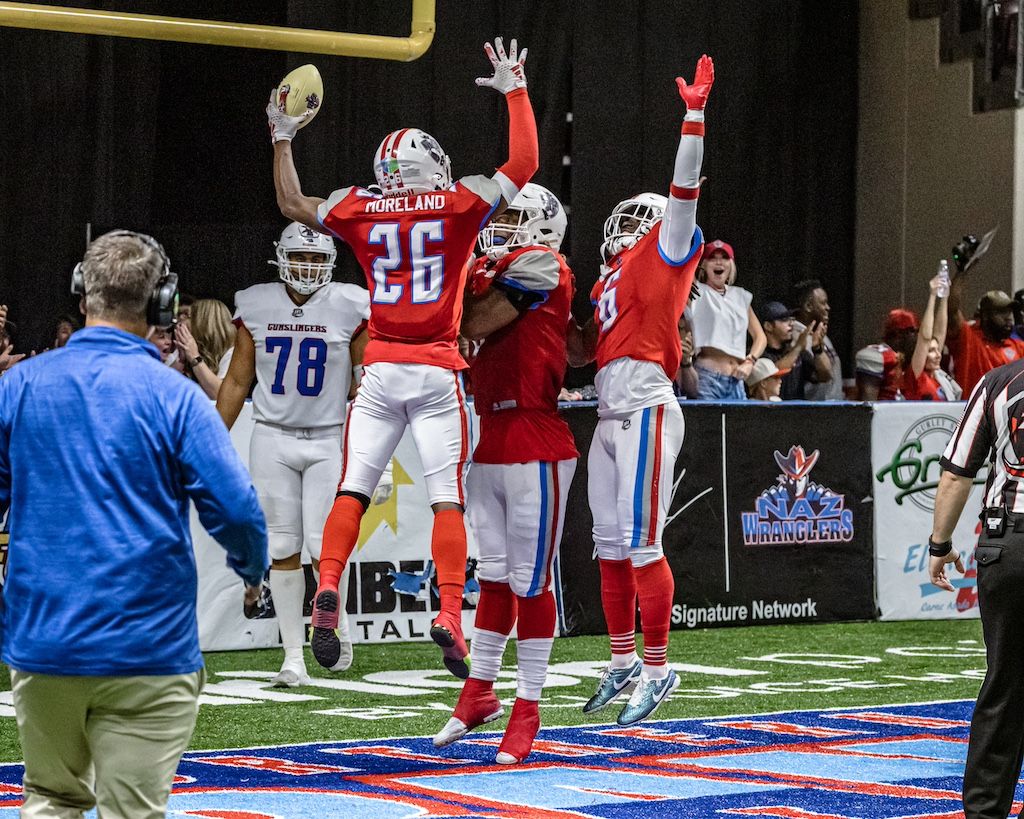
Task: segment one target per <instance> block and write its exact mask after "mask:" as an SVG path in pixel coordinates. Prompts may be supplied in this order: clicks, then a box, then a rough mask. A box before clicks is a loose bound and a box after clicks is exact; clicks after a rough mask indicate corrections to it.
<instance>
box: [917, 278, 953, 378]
mask: <svg viewBox="0 0 1024 819" xmlns="http://www.w3.org/2000/svg"><path fill="white" fill-rule="evenodd" d="M928 287H929V288H930V290H931V292H929V293H928V306H927V307H925V308H924V315H923V316H921V326H920V327H919V328H918V330H917V343H916V344H915V345H914V354H913V355H912V356H911V357H910V368H911V370H913V372H914V377H915V378H916V377H917V376H919V375H920V374H921V373H923V372H924V365H925V363H926V362H927V361H928V347H929V346H930V345H931V342H932V338H933V337H934V332H935V313H936V311H937V310H941V309H942V305H936V294H937V293H938V291H939V277H938V276H933V277H932V280H931V281H930V282H928ZM942 331H943V335H945V331H946V328H945V321H943V328H942ZM939 349H940V350H941V349H942V342H939Z"/></svg>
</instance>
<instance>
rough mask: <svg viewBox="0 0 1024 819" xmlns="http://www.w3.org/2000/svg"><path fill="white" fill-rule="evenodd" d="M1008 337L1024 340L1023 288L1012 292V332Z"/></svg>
mask: <svg viewBox="0 0 1024 819" xmlns="http://www.w3.org/2000/svg"><path fill="white" fill-rule="evenodd" d="M1010 338H1012V339H1014V340H1015V341H1024V289H1022V290H1018V291H1017V292H1016V293H1014V294H1013V332H1012V333H1010Z"/></svg>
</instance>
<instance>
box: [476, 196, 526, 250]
mask: <svg viewBox="0 0 1024 819" xmlns="http://www.w3.org/2000/svg"><path fill="white" fill-rule="evenodd" d="M531 211H532V212H531ZM540 216H541V214H540V213H539V212H537V211H535V210H534V209H532V208H526V209H519V208H509V209H508V210H506V211H505V212H504V213H502V214H500V215H499V216H496V217H495V218H494V219H492V220H491V221H490V222H489V223H488V224H487V226H486V227H485V228H484V229H483V230H481V231H480V237H479V243H480V250H482V251H483V252H484V253H486V254H487V255H488V256H489V257H490V258H491V259H500V258H502V257H503V256H505V255H506V254H507V253H508V252H509V251H510V250H515V249H516V248H517V247H529V246H530V245H533V244H536V242H534V241H533V236H532V233H531V231H530V228H529V225H530V222H531V221H533V220H535V219H537V218H539V217H540Z"/></svg>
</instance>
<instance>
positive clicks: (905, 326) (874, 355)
mask: <svg viewBox="0 0 1024 819" xmlns="http://www.w3.org/2000/svg"><path fill="white" fill-rule="evenodd" d="M918 324H919V322H918V320H917V316H916V315H915V314H914V312H913V311H912V310H904V309H903V308H896V309H895V310H890V311H889V314H888V315H887V316H886V317H885V329H884V330H883V331H882V343H881V344H869V345H868V346H867V347H864V348H863V349H861V350H858V351H857V356H856V359H855V362H856V369H857V395H858V397H859V398H860V400H861V401H893V400H895V399H896V398H898V397H902V396H899V395H898V393H899V387H900V382H901V381H902V380H903V361H904V358H905V357H906V355H905V350H906V349H907V348H908V346H910V347H912V344H911V342H912V341H913V339H915V338H916V337H917V328H918Z"/></svg>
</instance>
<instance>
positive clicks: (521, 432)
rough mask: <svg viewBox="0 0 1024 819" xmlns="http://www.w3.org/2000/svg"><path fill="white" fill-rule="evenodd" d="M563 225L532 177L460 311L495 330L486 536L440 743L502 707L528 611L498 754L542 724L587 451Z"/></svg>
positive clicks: (486, 242) (482, 481)
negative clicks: (572, 381)
mask: <svg viewBox="0 0 1024 819" xmlns="http://www.w3.org/2000/svg"><path fill="white" fill-rule="evenodd" d="M565 225H566V220H565V211H564V210H563V209H562V206H561V204H560V203H559V201H558V199H556V198H555V197H554V195H553V194H552V193H551V192H550V191H548V190H547V189H545V188H542V187H541V186H540V185H535V184H533V183H530V184H529V185H527V186H526V187H524V188H523V189H522V191H520V193H519V196H517V197H516V198H515V200H514V201H513V202H512V204H511V205H509V208H508V210H507V211H505V213H503V214H502V215H501V216H500V217H498V218H497V219H495V220H494V221H493V222H491V224H490V225H488V226H487V227H486V228H484V229H483V231H482V232H481V234H480V246H481V249H482V250H483V251H484V252H485V255H484V256H481V257H480V259H478V260H477V263H476V264H475V265H474V268H473V271H472V273H471V274H470V283H469V284H470V294H471V295H470V296H468V298H467V301H466V312H465V316H464V317H463V321H462V333H463V335H465V336H467V337H468V338H470V339H473V340H478V339H485V340H484V342H483V346H482V347H481V349H480V352H479V354H478V355H477V357H476V358H475V359H474V360H473V366H472V370H471V371H470V375H471V378H472V381H473V393H474V403H475V406H476V409H477V412H478V413H479V415H480V440H479V442H478V443H477V446H476V450H475V451H474V453H473V468H472V469H470V471H469V478H468V498H469V506H468V509H467V512H468V514H469V520H470V523H471V524H472V526H473V531H474V532H476V535H477V540H478V542H479V546H480V562H479V564H478V566H477V577H478V578H479V580H480V600H479V602H478V603H477V609H476V624H475V629H474V635H475V636H474V637H473V652H472V660H473V662H472V665H471V666H470V672H469V679H468V680H466V683H465V685H464V686H463V689H462V695H461V696H460V697H459V702H458V705H457V706H456V707H455V712H454V714H453V715H452V717H451V719H449V720H448V724H447V725H445V726H444V728H443V729H442V730H441V732H440V733H438V735H437V736H436V737H434V745H436V746H438V747H443V746H445V745H449V744H450V743H452V742H455V741H456V740H458V739H461V738H462V737H463V736H465V734H466V732H467V731H469V730H471V729H472V728H475V727H477V726H478V725H482V724H484V723H487V722H491V721H492V720H495V719H497V718H498V717H500V716H501V714H502V713H503V709H502V707H501V705H500V704H499V702H498V698H497V697H496V696H495V694H494V690H493V685H494V681H495V680H496V679H497V678H498V670H499V668H500V667H501V658H502V654H504V651H505V644H506V643H507V642H508V637H509V633H510V632H511V631H512V626H513V625H516V617H517V614H518V625H517V626H516V636H517V642H516V654H517V658H518V672H517V682H518V686H517V688H518V690H517V692H516V694H517V696H516V701H515V705H514V706H513V707H512V717H511V718H510V719H509V723H508V727H507V728H506V730H505V736H504V737H503V738H502V740H501V746H500V747H499V749H498V755H497V762H498V763H500V764H514V763H517V762H522V761H523V760H524V759H526V756H527V755H528V754H529V753H530V748H531V746H532V744H533V740H534V738H535V737H536V736H537V730H538V729H539V728H540V714H539V711H538V708H537V705H538V701H539V700H540V694H541V689H542V688H543V686H544V678H545V676H546V675H547V669H548V658H549V657H550V655H551V644H552V642H553V638H554V634H555V598H554V594H553V593H552V591H551V567H552V563H553V561H554V559H555V557H556V555H557V553H558V545H559V543H560V541H561V539H562V523H563V521H564V520H565V502H566V497H567V496H568V494H569V484H570V483H572V477H573V474H574V473H575V471H576V458H577V457H579V453H578V452H577V451H576V446H575V443H574V442H573V437H572V433H571V432H570V431H569V427H568V425H567V424H566V423H565V421H564V420H563V419H562V418H561V417H560V416H559V415H558V392H559V390H560V389H561V387H562V382H563V380H564V379H565V367H566V326H567V322H568V321H569V318H570V307H571V305H572V297H573V294H574V292H575V286H574V282H573V275H572V271H570V270H569V268H568V267H567V266H566V264H565V259H564V258H563V257H562V256H561V255H560V254H559V253H558V249H559V247H560V246H561V243H562V238H563V236H564V235H565Z"/></svg>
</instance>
